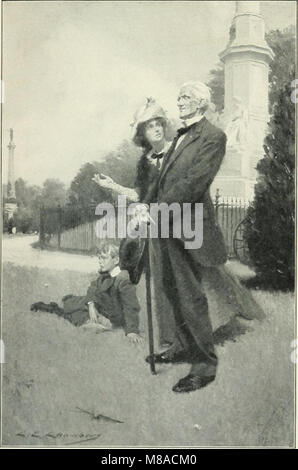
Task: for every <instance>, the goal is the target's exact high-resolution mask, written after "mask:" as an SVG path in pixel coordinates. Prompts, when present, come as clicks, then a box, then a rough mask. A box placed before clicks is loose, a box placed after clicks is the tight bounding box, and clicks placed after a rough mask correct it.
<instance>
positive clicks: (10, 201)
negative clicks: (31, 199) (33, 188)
mask: <svg viewBox="0 0 298 470" xmlns="http://www.w3.org/2000/svg"><path fill="white" fill-rule="evenodd" d="M9 135H10V141H9V144H8V181H7V197H6V201H5V207H4V210H5V212H6V213H7V214H8V218H9V219H10V218H12V216H13V214H14V212H15V211H16V210H17V201H16V194H15V176H14V149H15V148H16V146H15V144H14V142H13V129H10V130H9Z"/></svg>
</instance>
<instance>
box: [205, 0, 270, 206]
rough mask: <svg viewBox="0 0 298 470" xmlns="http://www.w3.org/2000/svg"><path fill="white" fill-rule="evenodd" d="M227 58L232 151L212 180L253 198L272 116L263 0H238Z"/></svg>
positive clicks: (228, 192)
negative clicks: (270, 116)
mask: <svg viewBox="0 0 298 470" xmlns="http://www.w3.org/2000/svg"><path fill="white" fill-rule="evenodd" d="M219 57H220V59H221V60H222V62H223V63H224V72H225V105H224V113H223V116H222V119H221V126H222V128H223V129H224V131H225V132H226V134H227V138H228V140H227V151H226V156H225V158H224V161H223V164H222V167H221V169H220V171H219V173H218V175H217V177H216V179H215V181H214V183H213V185H212V192H213V194H214V193H215V189H216V188H219V192H220V194H221V195H222V196H232V197H239V198H243V199H247V200H251V199H252V198H253V194H254V184H255V182H256V176H257V172H256V169H255V167H256V165H257V162H258V160H259V159H260V158H262V157H263V154H264V150H263V142H264V137H265V134H266V129H267V123H268V121H269V115H268V71H269V63H270V61H271V60H272V59H273V52H272V51H271V49H270V48H269V46H268V44H267V43H266V41H265V23H264V19H263V17H262V15H261V14H260V2H255V1H237V2H236V12H235V16H234V18H233V21H232V25H231V28H230V38H229V42H228V44H227V47H226V48H225V50H224V51H223V52H221V53H220V54H219Z"/></svg>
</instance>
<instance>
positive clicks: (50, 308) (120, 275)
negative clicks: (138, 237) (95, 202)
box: [31, 244, 142, 343]
mask: <svg viewBox="0 0 298 470" xmlns="http://www.w3.org/2000/svg"><path fill="white" fill-rule="evenodd" d="M98 259H99V265H100V269H99V276H98V278H97V279H96V280H95V281H92V282H91V284H90V286H89V288H88V290H87V293H86V295H84V296H77V295H66V296H64V297H63V298H62V302H63V308H60V307H59V305H58V304H56V303H55V302H51V303H50V304H45V303H43V302H36V303H34V304H32V305H31V310H34V311H37V310H42V311H46V312H50V313H55V314H57V315H59V316H62V317H63V318H65V319H66V320H68V321H70V322H71V323H72V324H73V325H75V326H84V327H96V328H99V329H102V330H109V329H112V328H113V327H122V328H124V330H125V333H126V336H127V338H128V339H129V341H130V342H133V343H139V342H141V341H142V338H141V336H140V335H139V311H140V305H139V302H138V299H137V296H136V287H135V286H134V285H133V284H132V283H131V281H130V278H129V273H128V271H126V270H121V269H120V267H119V248H118V247H116V246H115V245H112V244H107V245H105V246H104V247H103V249H102V250H100V252H99V254H98Z"/></svg>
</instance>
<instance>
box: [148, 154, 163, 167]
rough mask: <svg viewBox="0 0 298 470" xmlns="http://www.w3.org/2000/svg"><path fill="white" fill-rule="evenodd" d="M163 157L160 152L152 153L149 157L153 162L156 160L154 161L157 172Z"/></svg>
mask: <svg viewBox="0 0 298 470" xmlns="http://www.w3.org/2000/svg"><path fill="white" fill-rule="evenodd" d="M163 156H164V153H163V152H161V153H153V154H152V155H151V158H153V160H155V159H157V161H156V168H157V169H158V170H159V169H160V159H161V158H162V157H163Z"/></svg>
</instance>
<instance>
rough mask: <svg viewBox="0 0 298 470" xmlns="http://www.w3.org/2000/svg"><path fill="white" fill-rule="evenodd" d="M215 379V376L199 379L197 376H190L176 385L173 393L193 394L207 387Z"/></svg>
mask: <svg viewBox="0 0 298 470" xmlns="http://www.w3.org/2000/svg"><path fill="white" fill-rule="evenodd" d="M214 379H215V375H210V376H209V377H199V376H197V375H193V374H189V375H187V376H186V377H183V379H180V380H179V382H177V383H176V385H174V387H173V388H172V390H173V392H177V393H185V392H192V391H194V390H199V389H200V388H203V387H206V385H208V384H209V383H210V382H212V381H213V380H214Z"/></svg>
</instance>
